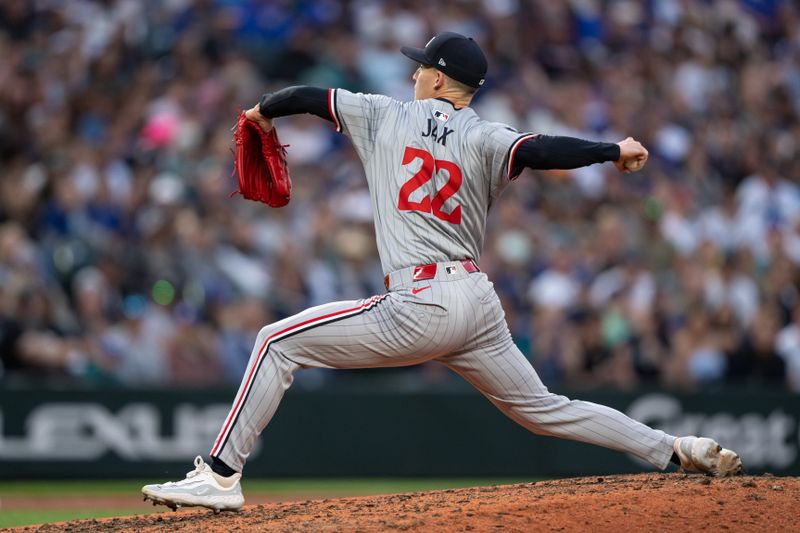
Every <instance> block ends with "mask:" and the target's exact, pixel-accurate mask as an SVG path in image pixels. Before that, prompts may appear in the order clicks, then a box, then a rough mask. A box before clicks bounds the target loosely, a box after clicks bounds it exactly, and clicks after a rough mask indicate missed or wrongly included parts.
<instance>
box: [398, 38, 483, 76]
mask: <svg viewBox="0 0 800 533" xmlns="http://www.w3.org/2000/svg"><path fill="white" fill-rule="evenodd" d="M400 51H401V52H402V53H403V55H404V56H406V57H410V58H411V59H413V60H414V61H416V62H417V63H422V64H423V65H428V66H430V67H433V68H435V69H437V70H439V71H441V72H443V73H444V74H446V75H448V76H450V77H451V78H453V79H454V80H456V81H460V82H461V83H464V84H466V85H469V86H470V87H475V88H476V89H477V88H478V87H480V86H481V85H483V81H484V79H485V78H486V69H487V68H488V66H489V64H488V63H487V61H486V56H485V55H484V54H483V50H481V47H480V46H478V43H476V42H475V41H473V40H472V37H465V36H463V35H461V34H460V33H453V32H450V31H445V32H442V33H440V34H439V35H437V36H436V37H434V38H433V39H431V40H430V41H428V44H426V45H425V48H411V47H409V46H403V47H402V48H400Z"/></svg>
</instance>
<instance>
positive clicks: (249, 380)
mask: <svg viewBox="0 0 800 533" xmlns="http://www.w3.org/2000/svg"><path fill="white" fill-rule="evenodd" d="M385 296H386V295H378V296H373V297H372V298H370V299H369V300H367V301H366V302H364V303H363V304H361V305H360V306H358V307H353V308H351V309H344V310H342V311H336V312H335V313H328V314H327V315H323V316H320V317H316V318H309V319H308V320H305V321H303V322H300V323H299V324H295V325H293V326H289V327H288V328H286V329H284V330H281V331H279V332H277V333H273V334H272V335H270V336H269V337H267V339H266V340H265V341H264V344H262V345H261V348H259V350H258V352H259V353H258V357H257V358H256V361H255V363H254V364H253V367H252V368H251V369H250V373H249V374H248V375H247V381H246V383H245V387H244V388H243V389H242V393H241V394H240V395H239V396H238V398H237V399H236V405H234V407H233V409H232V410H231V412H230V413H229V414H228V418H226V419H225V427H224V428H223V429H222V432H220V434H219V436H218V437H217V441H216V442H215V443H214V447H213V448H212V449H211V455H212V456H216V454H217V452H218V450H217V448H218V447H219V445H220V443H221V442H222V441H223V440H224V438H223V437H224V435H225V433H227V432H228V426H230V424H231V421H232V420H233V419H234V418H236V416H235V415H236V412H237V411H238V410H239V406H240V404H241V403H242V400H243V399H244V397H245V396H247V391H248V389H249V388H250V385H251V383H252V380H253V373H254V372H255V370H256V368H258V364H259V361H261V358H262V357H264V354H265V353H266V351H267V350H266V348H267V346H268V345H269V343H270V342H271V341H272V339H274V338H275V337H278V336H280V335H283V334H284V333H291V332H292V331H293V330H295V329H297V328H300V327H302V326H306V325H308V324H312V323H314V322H319V321H321V320H325V319H328V318H333V317H336V316H339V315H343V314H345V313H351V312H353V311H360V310H362V309H364V308H365V307H368V306H370V305H372V304H373V303H375V301H376V300H378V299H380V298H383V297H385Z"/></svg>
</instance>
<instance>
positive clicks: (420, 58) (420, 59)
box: [400, 46, 430, 65]
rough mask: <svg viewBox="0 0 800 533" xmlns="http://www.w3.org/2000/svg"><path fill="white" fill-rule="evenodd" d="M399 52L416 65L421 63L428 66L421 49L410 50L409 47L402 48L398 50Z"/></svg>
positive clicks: (428, 63)
mask: <svg viewBox="0 0 800 533" xmlns="http://www.w3.org/2000/svg"><path fill="white" fill-rule="evenodd" d="M400 52H401V53H402V54H403V55H404V56H406V57H408V58H410V59H413V60H414V61H416V62H417V63H422V64H423V65H430V62H429V61H428V58H427V57H425V50H423V49H422V48H411V47H410V46H403V47H401V48H400Z"/></svg>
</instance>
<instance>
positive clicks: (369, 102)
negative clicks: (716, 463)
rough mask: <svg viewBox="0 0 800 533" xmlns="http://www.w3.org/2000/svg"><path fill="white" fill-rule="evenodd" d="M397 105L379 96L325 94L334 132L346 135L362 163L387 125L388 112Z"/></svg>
mask: <svg viewBox="0 0 800 533" xmlns="http://www.w3.org/2000/svg"><path fill="white" fill-rule="evenodd" d="M397 104H398V102H397V101H396V100H394V99H392V98H389V97H388V96H383V95H379V94H363V93H352V92H350V91H347V90H345V89H329V90H328V110H329V112H330V114H331V118H332V119H333V124H334V126H335V127H336V131H338V132H341V133H344V134H345V135H347V136H348V137H349V138H350V140H351V141H352V143H353V146H354V147H355V149H356V151H357V152H358V154H359V156H360V157H361V159H362V160H366V159H368V158H369V157H370V156H371V155H372V153H373V152H374V150H375V141H376V138H377V136H378V131H379V130H380V129H381V128H382V127H384V126H386V125H387V118H388V115H389V112H390V110H391V108H392V107H393V106H395V105H397Z"/></svg>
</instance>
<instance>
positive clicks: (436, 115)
mask: <svg viewBox="0 0 800 533" xmlns="http://www.w3.org/2000/svg"><path fill="white" fill-rule="evenodd" d="M433 116H434V118H436V120H441V121H442V122H447V119H448V118H450V115H448V114H447V113H442V112H441V111H436V112H434V113H433Z"/></svg>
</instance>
